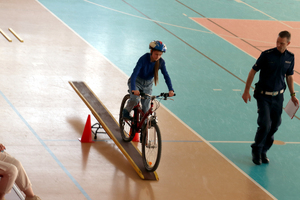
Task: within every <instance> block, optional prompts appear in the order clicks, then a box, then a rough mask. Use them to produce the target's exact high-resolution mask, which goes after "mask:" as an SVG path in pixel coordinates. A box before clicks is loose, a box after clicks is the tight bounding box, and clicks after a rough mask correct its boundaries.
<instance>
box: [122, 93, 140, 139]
mask: <svg viewBox="0 0 300 200" xmlns="http://www.w3.org/2000/svg"><path fill="white" fill-rule="evenodd" d="M129 99H130V95H129V94H127V95H125V96H124V98H123V100H122V103H121V107H120V115H119V125H120V133H121V136H122V139H123V140H124V141H125V142H130V141H131V140H132V139H133V138H134V136H135V132H136V130H135V126H134V125H132V121H131V120H127V119H123V113H122V112H123V109H124V108H125V106H126V105H127V102H128V100H129ZM132 112H133V111H132Z"/></svg>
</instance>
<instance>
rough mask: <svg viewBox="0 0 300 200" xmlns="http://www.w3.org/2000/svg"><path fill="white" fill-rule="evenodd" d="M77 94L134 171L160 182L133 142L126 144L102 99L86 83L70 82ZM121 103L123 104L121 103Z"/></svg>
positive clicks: (145, 177) (141, 176) (143, 177)
mask: <svg viewBox="0 0 300 200" xmlns="http://www.w3.org/2000/svg"><path fill="white" fill-rule="evenodd" d="M69 83H70V85H71V86H72V87H73V89H74V90H75V92H76V93H77V94H78V95H79V97H80V98H81V99H82V100H83V102H84V103H85V104H86V105H87V107H88V108H89V109H90V110H91V112H92V114H93V115H94V117H95V118H96V119H97V121H98V122H99V123H100V124H101V125H102V127H103V129H104V130H105V131H106V133H107V134H108V135H109V137H110V138H111V139H112V140H113V141H114V143H115V144H116V145H117V146H118V148H119V149H120V150H121V152H122V153H123V154H124V156H125V157H126V158H127V160H128V161H129V162H130V164H131V165H132V167H133V168H134V170H135V171H136V172H137V174H138V175H139V176H140V178H141V179H144V180H158V179H159V178H158V175H157V173H156V172H148V171H146V169H145V167H144V164H143V160H142V156H141V152H140V151H139V150H138V149H137V148H136V147H135V146H134V144H133V143H132V142H124V141H123V139H122V137H121V134H120V127H119V123H118V122H117V121H116V120H115V118H114V117H113V116H112V114H111V113H110V112H109V111H108V110H107V108H106V107H105V106H104V104H103V103H102V102H101V101H100V99H99V98H98V97H97V96H96V95H95V94H94V93H93V91H92V90H91V89H90V88H89V87H88V85H87V84H86V83H84V82H77V81H69ZM120 103H121V102H120Z"/></svg>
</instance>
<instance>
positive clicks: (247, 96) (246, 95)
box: [242, 92, 251, 103]
mask: <svg viewBox="0 0 300 200" xmlns="http://www.w3.org/2000/svg"><path fill="white" fill-rule="evenodd" d="M242 98H243V100H244V101H245V103H247V102H248V100H249V101H251V95H250V93H249V92H244V94H243V96H242Z"/></svg>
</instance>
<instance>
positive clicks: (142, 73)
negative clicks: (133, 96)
mask: <svg viewBox="0 0 300 200" xmlns="http://www.w3.org/2000/svg"><path fill="white" fill-rule="evenodd" d="M150 56H151V55H150V53H146V54H144V55H143V56H142V57H140V59H139V60H138V62H137V63H136V66H135V68H134V69H133V73H132V74H131V89H132V90H136V87H135V81H136V78H137V77H139V78H141V79H144V80H151V79H153V77H154V65H155V62H151V60H150ZM159 64H160V65H159V69H160V70H161V73H162V74H163V76H164V79H165V82H166V84H167V86H168V89H169V91H170V90H173V87H172V83H171V79H170V76H169V74H168V72H167V69H166V65H165V61H164V59H162V58H160V59H159ZM173 91H174V90H173Z"/></svg>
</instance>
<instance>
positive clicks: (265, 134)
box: [251, 94, 283, 154]
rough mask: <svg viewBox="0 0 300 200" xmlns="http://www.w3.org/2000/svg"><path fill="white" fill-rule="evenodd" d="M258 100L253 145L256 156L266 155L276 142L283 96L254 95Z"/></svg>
mask: <svg viewBox="0 0 300 200" xmlns="http://www.w3.org/2000/svg"><path fill="white" fill-rule="evenodd" d="M254 97H255V99H256V100H257V108H258V111H257V112H258V119H257V124H258V128H257V132H256V135H255V139H254V143H253V144H252V145H251V147H252V152H253V153H255V154H261V153H266V152H267V151H268V150H269V149H270V148H271V146H272V144H273V142H274V133H275V132H276V131H277V130H278V127H279V126H280V124H281V113H282V105H283V94H279V95H277V96H270V95H262V94H254Z"/></svg>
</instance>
